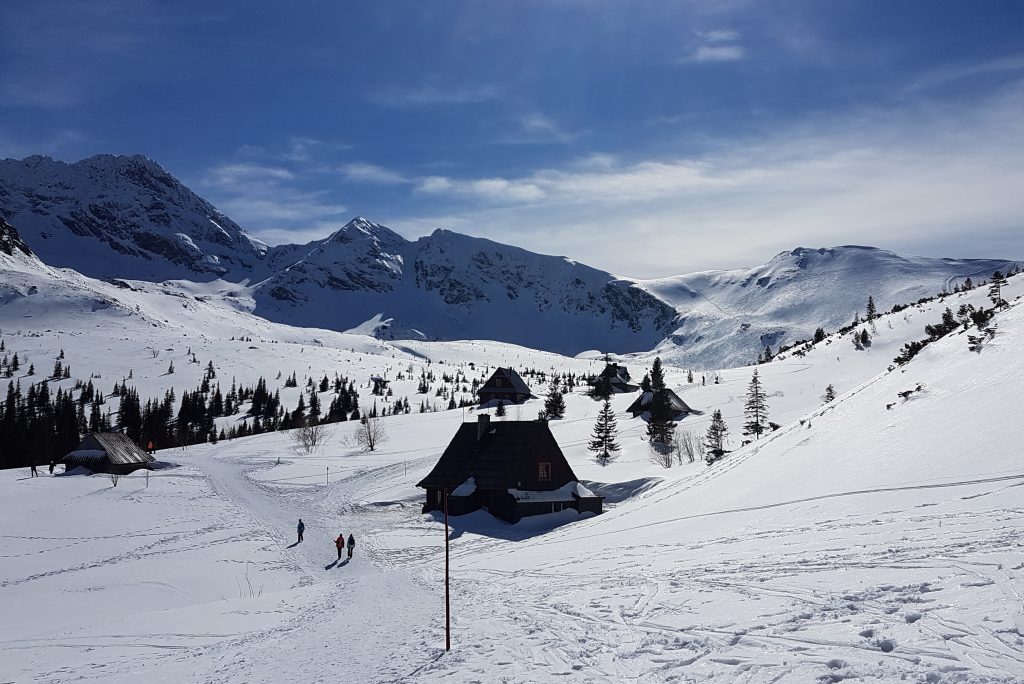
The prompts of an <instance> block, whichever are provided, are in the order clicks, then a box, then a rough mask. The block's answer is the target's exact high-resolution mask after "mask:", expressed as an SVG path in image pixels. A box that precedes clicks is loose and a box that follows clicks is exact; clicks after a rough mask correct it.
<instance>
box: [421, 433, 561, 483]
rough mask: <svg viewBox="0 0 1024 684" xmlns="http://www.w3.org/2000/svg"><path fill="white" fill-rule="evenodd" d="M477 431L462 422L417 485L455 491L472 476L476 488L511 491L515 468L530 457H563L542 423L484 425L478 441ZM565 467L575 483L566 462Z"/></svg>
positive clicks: (514, 480)
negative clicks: (538, 455) (539, 453)
mask: <svg viewBox="0 0 1024 684" xmlns="http://www.w3.org/2000/svg"><path fill="white" fill-rule="evenodd" d="M479 429H480V426H479V424H478V423H463V424H462V425H461V426H460V427H459V430H458V432H456V433H455V436H454V437H453V438H452V441H451V442H450V443H449V444H448V448H447V449H445V450H444V453H443V454H441V459H440V460H439V461H438V462H437V464H436V465H435V466H434V468H433V470H431V471H430V473H429V474H427V476H426V477H425V478H423V479H422V480H421V481H420V482H419V483H418V484H417V485H416V486H417V487H424V488H426V487H450V488H454V487H457V486H458V485H460V484H461V483H463V482H465V481H466V480H467V479H468V478H470V477H473V478H475V482H476V486H477V488H482V489H510V488H512V487H515V486H516V484H517V480H518V478H517V476H516V473H517V467H518V465H519V464H520V463H522V462H523V461H524V460H527V459H528V458H529V457H531V456H532V455H534V454H536V453H538V452H542V453H545V454H549V455H552V456H554V457H557V458H562V459H563V460H564V458H565V456H564V455H562V450H561V449H559V447H558V442H557V441H556V440H555V436H554V435H552V434H551V430H550V428H548V424H547V423H546V422H544V421H539V420H509V421H504V420H503V421H497V422H487V423H486V425H485V426H484V427H483V430H484V434H483V435H481V436H480V438H479V439H477V434H478V430H479ZM566 467H567V468H568V469H569V473H570V474H571V475H572V477H571V479H572V480H576V475H575V474H574V473H572V468H571V467H569V464H568V463H566ZM552 484H553V485H554V486H556V487H557V486H559V485H561V484H563V483H561V482H558V483H552Z"/></svg>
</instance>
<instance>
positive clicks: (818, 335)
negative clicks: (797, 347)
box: [814, 328, 825, 344]
mask: <svg viewBox="0 0 1024 684" xmlns="http://www.w3.org/2000/svg"><path fill="white" fill-rule="evenodd" d="M824 339H825V329H824V328H818V329H817V330H815V331H814V342H815V344H817V343H818V342H821V341H822V340H824Z"/></svg>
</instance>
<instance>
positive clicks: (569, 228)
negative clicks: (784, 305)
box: [0, 0, 1024, 277]
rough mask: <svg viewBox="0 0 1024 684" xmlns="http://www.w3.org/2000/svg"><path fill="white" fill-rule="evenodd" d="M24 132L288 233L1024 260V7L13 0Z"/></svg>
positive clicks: (676, 258)
mask: <svg viewBox="0 0 1024 684" xmlns="http://www.w3.org/2000/svg"><path fill="white" fill-rule="evenodd" d="M3 14H4V22H3V23H4V37H3V40H2V41H0V156H5V157H23V156H27V155H29V154H36V153H40V154H48V155H50V156H53V157H56V158H60V159H65V160H68V161H74V160H77V159H80V158H82V157H85V156H88V155H90V154H95V153H99V152H114V153H126V154H134V153H141V154H145V155H147V156H149V157H151V158H153V159H155V160H157V161H158V162H160V163H161V164H163V165H164V166H165V167H166V168H167V169H168V170H170V171H171V172H172V173H174V174H175V175H177V176H178V177H179V178H181V179H182V180H184V181H185V182H186V183H188V184H189V185H190V186H191V187H192V188H193V189H194V190H196V191H197V192H198V193H199V194H201V195H203V196H204V197H206V198H208V199H210V200H211V201H212V202H213V203H214V204H216V205H217V206H218V207H219V208H220V209H222V210H223V211H224V212H225V213H227V214H228V215H230V216H231V217H232V218H234V219H235V220H236V221H238V222H239V223H240V224H241V225H242V226H243V227H245V228H247V229H248V230H249V231H250V232H252V233H254V234H256V235H259V236H260V237H263V238H264V239H266V240H268V241H270V242H284V241H288V242H302V241H307V240H310V239H314V238H318V237H323V236H325V235H327V234H328V233H329V232H330V231H331V230H332V229H333V228H336V227H338V226H340V225H342V224H343V223H344V222H345V221H347V220H348V219H349V218H351V217H352V216H355V215H362V216H366V217H367V218H370V219H371V220H375V221H378V222H381V223H385V224H387V225H389V226H391V227H392V228H394V229H396V230H397V231H398V232H400V233H403V234H404V235H406V236H408V237H410V238H415V237H417V236H419V235H423V234H426V233H429V232H430V231H432V230H433V229H434V228H437V227H446V228H451V229H454V230H458V231H460V232H465V233H469V234H472V235H479V236H483V237H488V238H492V239H495V240H499V241H503V242H508V243H512V244H516V245H520V246H523V247H526V248H528V249H532V250H535V251H540V252H545V253H553V254H565V255H568V256H571V257H573V258H575V259H578V260H580V261H583V262H586V263H590V264H592V265H594V266H597V267H600V268H604V269H607V270H610V271H613V272H616V273H620V274H623V275H630V276H643V277H654V276H660V275H669V274H674V273H681V272H686V271H692V270H700V269H706V268H720V267H734V266H748V265H754V264H756V263H760V262H763V261H765V260H767V259H768V258H770V257H771V256H772V255H773V254H775V253H777V252H778V251H781V250H784V249H788V248H792V247H794V246H797V245H803V246H829V245H835V244H849V243H853V244H873V245H877V246H881V247H886V248H890V249H895V250H897V251H906V252H912V253H917V254H925V255H933V256H1013V257H1018V258H1022V257H1024V244H1022V243H1024V218H1022V217H1024V193H1022V192H1021V188H1024V164H1022V162H1021V160H1022V159H1024V121H1022V119H1024V116H1022V115H1024V30H1022V29H1024V4H1022V3H1020V2H997V1H993V2H984V3H964V2H941V1H933V0H929V1H925V2H905V1H901V2H890V1H885V2H881V1H869V0H863V1H858V2H846V1H840V0H833V1H829V2H799V1H786V2H756V3H755V2H744V1H742V0H716V1H714V2H712V1H710V0H709V1H706V2H705V1H701V0H690V1H675V2H644V1H633V2H619V1H616V2H604V1H601V0H587V1H575V0H549V1H547V2H487V1H484V0H476V1H467V2H448V1H445V0H430V1H429V2H423V1H417V2H401V1H384V2H380V1H377V2H363V3H356V2H340V1H331V2H328V1H326V0H325V1H317V2H310V1H302V0H296V1H293V2H289V3H283V2H203V3H195V2H187V1H178V2H174V3H161V2H149V1H147V0H117V1H111V0H92V1H90V2H79V1H77V0H75V1H71V2H68V1H60V2H52V1H47V0H37V1H35V2H25V3H4V6H3Z"/></svg>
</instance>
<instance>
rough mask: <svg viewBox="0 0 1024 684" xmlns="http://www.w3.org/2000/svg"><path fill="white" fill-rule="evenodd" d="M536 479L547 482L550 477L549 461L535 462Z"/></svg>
mask: <svg viewBox="0 0 1024 684" xmlns="http://www.w3.org/2000/svg"><path fill="white" fill-rule="evenodd" d="M537 479H538V480H540V481H541V482H547V481H548V480H550V479H551V464H550V463H538V464H537Z"/></svg>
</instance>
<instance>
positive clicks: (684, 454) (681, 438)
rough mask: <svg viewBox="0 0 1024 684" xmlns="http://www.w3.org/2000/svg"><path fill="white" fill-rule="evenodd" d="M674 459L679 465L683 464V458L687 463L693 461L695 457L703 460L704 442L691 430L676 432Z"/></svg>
mask: <svg viewBox="0 0 1024 684" xmlns="http://www.w3.org/2000/svg"><path fill="white" fill-rule="evenodd" d="M675 451H676V460H677V461H678V462H679V465H682V464H683V458H686V462H687V463H693V462H694V461H696V460H697V459H700V460H702V461H703V460H704V457H705V455H706V454H705V449H704V442H703V441H702V440H701V438H700V437H699V436H697V435H695V434H694V433H693V431H691V430H686V431H685V432H682V433H677V434H676V440H675Z"/></svg>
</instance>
